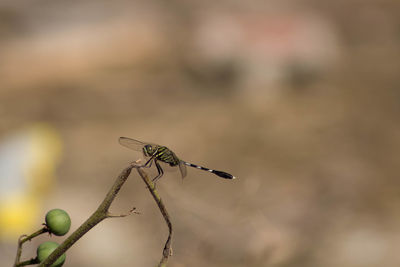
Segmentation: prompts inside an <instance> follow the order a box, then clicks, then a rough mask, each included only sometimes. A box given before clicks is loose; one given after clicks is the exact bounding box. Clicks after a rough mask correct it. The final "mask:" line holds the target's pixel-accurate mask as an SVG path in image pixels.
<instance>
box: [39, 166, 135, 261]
mask: <svg viewBox="0 0 400 267" xmlns="http://www.w3.org/2000/svg"><path fill="white" fill-rule="evenodd" d="M133 167H134V166H133V165H131V166H129V167H127V168H125V169H124V170H123V171H122V172H121V174H120V175H119V176H118V178H117V180H116V181H115V183H114V184H113V186H112V187H111V189H110V191H108V193H107V195H106V197H105V198H104V200H103V202H102V203H101V204H100V206H99V207H98V208H97V210H96V211H95V212H94V213H93V214H92V215H91V216H90V217H89V219H87V220H86V221H85V222H84V223H83V224H82V225H81V226H79V228H78V229H77V230H75V232H73V233H72V234H71V235H70V236H69V237H68V238H67V239H66V240H65V241H64V242H63V243H62V244H61V245H60V246H58V247H57V249H56V250H54V251H53V253H51V254H50V255H49V257H47V259H46V260H44V261H43V262H42V263H41V264H40V265H39V267H44V266H50V265H51V264H52V263H53V262H55V261H56V260H57V259H58V258H59V257H60V256H61V255H62V254H63V253H65V252H66V251H67V250H68V249H69V248H70V247H71V246H72V245H73V244H75V242H76V241H78V240H79V239H80V238H81V237H82V236H83V235H84V234H86V233H87V232H88V231H89V230H90V229H92V228H93V227H94V226H96V225H97V224H98V223H100V222H101V221H102V220H104V219H106V218H108V217H110V216H109V215H108V209H109V208H110V206H111V203H112V202H113V201H114V199H115V197H116V195H117V194H118V192H119V190H120V189H121V187H122V185H123V184H124V183H125V182H126V180H127V179H128V177H129V174H130V173H131V170H132V168H133Z"/></svg>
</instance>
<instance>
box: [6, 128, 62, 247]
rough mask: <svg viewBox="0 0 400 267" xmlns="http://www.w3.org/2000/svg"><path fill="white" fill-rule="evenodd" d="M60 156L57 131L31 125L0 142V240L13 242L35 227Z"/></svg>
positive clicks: (59, 141) (51, 184)
mask: <svg viewBox="0 0 400 267" xmlns="http://www.w3.org/2000/svg"><path fill="white" fill-rule="evenodd" d="M60 155H61V140H60V137H59V135H58V133H57V132H56V131H55V130H54V129H53V128H52V127H50V126H49V125H47V124H35V125H32V126H30V127H28V128H25V129H24V130H21V131H19V132H16V133H12V134H10V135H9V136H7V137H4V138H3V139H2V140H1V142H0V239H5V240H10V241H13V242H15V239H16V238H17V237H18V236H20V235H22V234H28V233H29V232H30V231H32V230H34V229H35V228H39V227H40V224H39V225H36V224H37V223H38V221H39V216H40V215H41V212H40V207H41V203H42V201H43V199H44V198H45V196H46V195H47V193H48V192H49V190H50V189H51V188H52V186H53V181H54V170H55V167H56V165H57V163H58V161H59V158H60Z"/></svg>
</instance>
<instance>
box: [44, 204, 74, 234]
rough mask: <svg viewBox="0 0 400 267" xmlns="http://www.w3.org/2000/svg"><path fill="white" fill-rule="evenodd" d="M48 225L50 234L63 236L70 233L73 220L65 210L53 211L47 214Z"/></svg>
mask: <svg viewBox="0 0 400 267" xmlns="http://www.w3.org/2000/svg"><path fill="white" fill-rule="evenodd" d="M46 225H47V228H49V231H50V233H53V234H55V235H58V236H62V235H65V234H66V233H68V231H69V228H70V227H71V219H70V218H69V215H68V213H67V212H66V211H65V210H61V209H53V210H51V211H49V212H47V214H46Z"/></svg>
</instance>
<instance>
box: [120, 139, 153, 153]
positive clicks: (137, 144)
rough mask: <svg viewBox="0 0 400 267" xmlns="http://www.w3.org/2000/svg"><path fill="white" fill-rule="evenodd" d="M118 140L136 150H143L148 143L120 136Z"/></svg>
mask: <svg viewBox="0 0 400 267" xmlns="http://www.w3.org/2000/svg"><path fill="white" fill-rule="evenodd" d="M118 142H119V143H120V144H121V145H123V146H124V147H127V148H130V149H132V150H135V151H142V149H143V147H144V146H145V145H146V144H147V143H143V142H140V141H138V140H135V139H132V138H128V137H120V138H119V139H118Z"/></svg>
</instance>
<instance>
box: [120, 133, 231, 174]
mask: <svg viewBox="0 0 400 267" xmlns="http://www.w3.org/2000/svg"><path fill="white" fill-rule="evenodd" d="M119 143H120V144H121V145H123V146H125V147H127V148H129V149H132V150H135V151H139V152H142V153H143V155H144V156H145V158H146V159H148V160H147V161H146V163H145V164H144V165H143V166H142V167H147V168H150V167H151V165H152V164H153V162H154V164H155V165H156V168H157V171H158V174H157V176H156V177H154V178H153V182H155V181H157V180H158V179H160V178H161V177H162V176H163V174H164V170H163V169H162V168H161V165H160V162H163V163H166V164H168V165H169V166H171V167H179V170H180V172H181V175H182V179H183V178H184V177H185V176H186V174H187V170H186V166H189V167H193V168H197V169H199V170H203V171H208V172H211V173H213V174H215V175H217V176H219V177H221V178H224V179H235V178H236V177H235V176H233V175H232V174H229V173H227V172H223V171H217V170H212V169H209V168H205V167H202V166H199V165H196V164H192V163H189V162H186V161H183V160H181V159H179V158H178V157H177V156H176V154H175V153H174V152H173V151H172V150H170V149H169V148H168V147H166V146H161V145H157V144H153V143H146V142H141V141H138V140H135V139H132V138H129V137H120V138H119Z"/></svg>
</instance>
